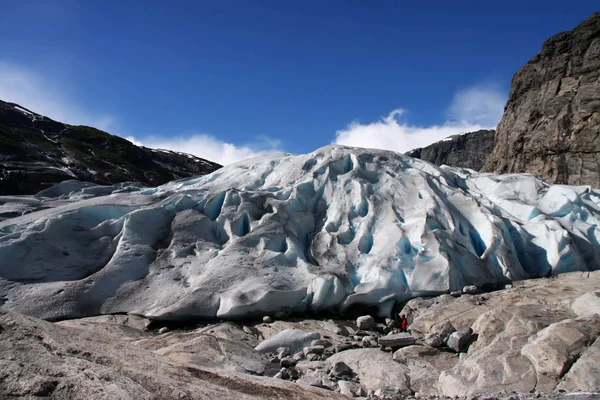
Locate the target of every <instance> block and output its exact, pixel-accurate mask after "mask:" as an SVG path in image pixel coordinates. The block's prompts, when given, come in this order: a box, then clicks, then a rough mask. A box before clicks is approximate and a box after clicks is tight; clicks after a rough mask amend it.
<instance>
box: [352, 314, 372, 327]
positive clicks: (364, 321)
mask: <svg viewBox="0 0 600 400" xmlns="http://www.w3.org/2000/svg"><path fill="white" fill-rule="evenodd" d="M373 324H375V319H374V318H373V317H371V316H370V315H363V316H362V317H358V318H357V319H356V326H357V327H358V329H361V330H362V329H369V328H370V327H372V326H373Z"/></svg>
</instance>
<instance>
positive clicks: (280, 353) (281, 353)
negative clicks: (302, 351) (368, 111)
mask: <svg viewBox="0 0 600 400" xmlns="http://www.w3.org/2000/svg"><path fill="white" fill-rule="evenodd" d="M289 355H290V349H289V347H279V348H277V357H279V359H280V360H281V359H282V358H284V357H287V356H289Z"/></svg>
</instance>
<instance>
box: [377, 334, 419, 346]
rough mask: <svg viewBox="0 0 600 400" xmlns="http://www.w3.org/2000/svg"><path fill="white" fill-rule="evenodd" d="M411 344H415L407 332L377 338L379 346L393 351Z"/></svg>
mask: <svg viewBox="0 0 600 400" xmlns="http://www.w3.org/2000/svg"><path fill="white" fill-rule="evenodd" d="M411 344H415V338H414V337H412V336H411V334H410V333H407V332H401V333H394V334H391V335H387V336H382V337H380V338H379V345H381V346H386V347H391V348H393V349H394V348H400V347H404V346H410V345H411Z"/></svg>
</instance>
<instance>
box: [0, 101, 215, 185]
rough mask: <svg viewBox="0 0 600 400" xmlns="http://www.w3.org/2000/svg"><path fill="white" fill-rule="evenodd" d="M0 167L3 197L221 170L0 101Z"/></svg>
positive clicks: (156, 180)
mask: <svg viewBox="0 0 600 400" xmlns="http://www.w3.org/2000/svg"><path fill="white" fill-rule="evenodd" d="M0 166H1V169H0V195H12V194H35V193H37V192H39V191H40V190H42V189H45V188H48V187H50V186H52V185H54V184H56V183H59V182H62V181H65V180H69V179H77V180H81V181H89V182H94V183H97V184H101V185H111V184H115V183H119V182H125V181H133V182H139V183H142V184H144V185H149V186H156V185H160V184H163V183H166V182H169V181H172V180H175V179H180V178H186V177H190V176H198V175H205V174H207V173H210V172H213V171H215V170H216V169H218V168H220V165H218V164H215V163H213V162H210V161H207V160H204V159H201V158H198V157H195V156H192V155H189V154H182V153H175V152H172V151H167V150H152V149H148V148H145V147H139V146H136V145H134V144H133V143H131V142H129V141H128V140H125V139H123V138H121V137H118V136H113V135H110V134H108V133H106V132H102V131H100V130H98V129H94V128H90V127H87V126H72V125H67V124H63V123H60V122H57V121H53V120H51V119H49V118H46V117H44V116H41V115H39V114H36V113H34V112H32V111H29V110H27V109H25V108H24V107H21V106H19V105H17V104H13V103H7V102H4V101H1V100H0Z"/></svg>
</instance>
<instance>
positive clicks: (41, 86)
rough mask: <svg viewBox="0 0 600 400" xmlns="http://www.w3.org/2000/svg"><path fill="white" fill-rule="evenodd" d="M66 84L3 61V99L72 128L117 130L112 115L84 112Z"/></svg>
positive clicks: (0, 66) (0, 72)
mask: <svg viewBox="0 0 600 400" xmlns="http://www.w3.org/2000/svg"><path fill="white" fill-rule="evenodd" d="M69 97H70V96H69V94H68V89H67V88H66V85H64V84H59V83H57V82H56V79H53V78H52V77H48V76H45V74H41V73H38V72H36V71H34V70H32V69H30V68H24V67H22V66H19V65H16V64H11V63H6V62H3V61H0V100H4V101H9V102H12V103H17V104H19V105H21V106H23V107H25V108H27V109H29V110H31V111H33V112H36V113H38V114H41V115H44V116H47V117H49V118H52V119H54V120H57V121H60V122H64V123H67V124H72V125H90V126H93V127H95V128H98V129H103V130H109V129H111V128H114V125H115V122H116V120H115V118H114V117H113V116H111V115H96V114H91V113H89V112H86V111H85V110H83V109H82V108H81V107H80V106H78V105H76V104H75V103H74V102H71V101H69V100H67V99H68V98H69Z"/></svg>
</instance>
